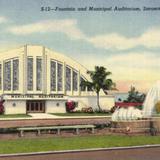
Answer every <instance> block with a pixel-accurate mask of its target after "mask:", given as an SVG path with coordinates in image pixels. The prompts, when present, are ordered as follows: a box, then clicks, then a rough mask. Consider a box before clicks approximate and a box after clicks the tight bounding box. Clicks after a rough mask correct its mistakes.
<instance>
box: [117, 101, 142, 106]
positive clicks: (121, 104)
mask: <svg viewBox="0 0 160 160" xmlns="http://www.w3.org/2000/svg"><path fill="white" fill-rule="evenodd" d="M142 104H143V103H137V102H136V103H133V102H132V103H131V102H130V103H126V102H116V103H115V106H116V107H130V106H133V107H139V106H142Z"/></svg>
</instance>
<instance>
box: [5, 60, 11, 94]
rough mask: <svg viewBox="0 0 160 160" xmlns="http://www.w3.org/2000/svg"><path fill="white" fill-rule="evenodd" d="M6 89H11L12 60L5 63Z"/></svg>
mask: <svg viewBox="0 0 160 160" xmlns="http://www.w3.org/2000/svg"><path fill="white" fill-rule="evenodd" d="M4 90H6V91H10V90H11V61H8V62H5V64H4Z"/></svg>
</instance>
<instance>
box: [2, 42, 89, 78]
mask: <svg viewBox="0 0 160 160" xmlns="http://www.w3.org/2000/svg"><path fill="white" fill-rule="evenodd" d="M25 50H26V52H27V56H43V55H44V54H45V55H46V56H48V57H49V58H50V59H53V60H56V61H59V62H62V63H65V64H66V65H68V66H69V67H72V68H73V69H75V70H77V71H79V72H80V74H81V75H83V77H84V78H85V79H88V80H89V79H90V77H89V75H88V74H87V69H86V68H85V67H84V66H83V65H81V64H80V63H79V62H77V61H76V60H73V59H72V58H70V57H67V56H65V55H64V54H61V53H59V52H56V51H54V50H51V49H49V48H46V47H44V46H41V45H24V46H22V47H19V48H16V49H12V50H8V51H5V52H1V57H0V61H1V60H2V61H3V60H7V59H11V58H14V57H17V56H20V55H23V54H24V53H25Z"/></svg>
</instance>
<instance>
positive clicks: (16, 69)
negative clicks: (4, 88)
mask: <svg viewBox="0 0 160 160" xmlns="http://www.w3.org/2000/svg"><path fill="white" fill-rule="evenodd" d="M18 89H19V60H18V59H15V60H13V90H14V91H15V90H18Z"/></svg>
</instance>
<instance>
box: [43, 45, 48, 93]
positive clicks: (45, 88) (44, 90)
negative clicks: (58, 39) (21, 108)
mask: <svg viewBox="0 0 160 160" xmlns="http://www.w3.org/2000/svg"><path fill="white" fill-rule="evenodd" d="M46 61H47V56H46V55H45V47H43V50H42V93H43V94H46V93H47V85H46V82H47V77H48V76H47V73H48V71H47V64H46Z"/></svg>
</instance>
